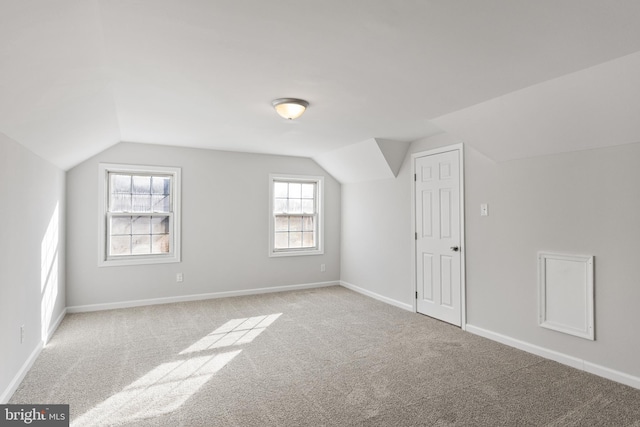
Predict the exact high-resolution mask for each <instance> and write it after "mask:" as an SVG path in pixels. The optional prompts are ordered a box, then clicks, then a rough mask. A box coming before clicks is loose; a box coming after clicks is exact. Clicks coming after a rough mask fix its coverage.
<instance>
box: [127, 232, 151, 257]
mask: <svg viewBox="0 0 640 427" xmlns="http://www.w3.org/2000/svg"><path fill="white" fill-rule="evenodd" d="M131 253H132V254H134V255H140V254H150V253H151V236H149V235H146V236H131Z"/></svg>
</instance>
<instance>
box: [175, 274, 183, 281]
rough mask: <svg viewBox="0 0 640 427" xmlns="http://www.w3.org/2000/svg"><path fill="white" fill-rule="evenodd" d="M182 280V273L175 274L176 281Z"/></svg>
mask: <svg viewBox="0 0 640 427" xmlns="http://www.w3.org/2000/svg"><path fill="white" fill-rule="evenodd" d="M183 281H184V276H183V275H182V273H178V274H176V282H178V283H180V282H183Z"/></svg>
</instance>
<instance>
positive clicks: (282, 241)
mask: <svg viewBox="0 0 640 427" xmlns="http://www.w3.org/2000/svg"><path fill="white" fill-rule="evenodd" d="M288 247H289V233H286V232H285V233H276V238H275V248H276V249H286V248H288Z"/></svg>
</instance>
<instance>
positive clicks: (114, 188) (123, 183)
mask: <svg viewBox="0 0 640 427" xmlns="http://www.w3.org/2000/svg"><path fill="white" fill-rule="evenodd" d="M109 177H110V178H111V192H112V193H131V175H118V174H109Z"/></svg>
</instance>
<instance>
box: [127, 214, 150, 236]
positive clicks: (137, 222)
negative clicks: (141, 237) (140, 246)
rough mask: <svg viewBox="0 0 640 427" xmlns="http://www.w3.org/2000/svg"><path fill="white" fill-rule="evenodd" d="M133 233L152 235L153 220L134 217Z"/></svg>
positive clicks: (145, 217)
mask: <svg viewBox="0 0 640 427" xmlns="http://www.w3.org/2000/svg"><path fill="white" fill-rule="evenodd" d="M131 232H132V234H151V218H149V217H148V216H134V217H133V220H132V227H131Z"/></svg>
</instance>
